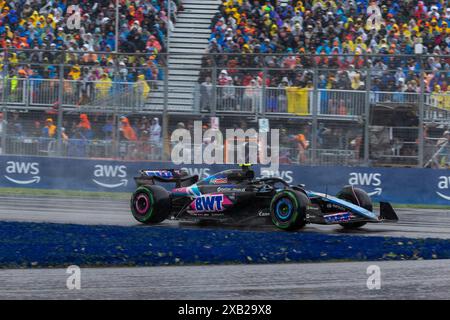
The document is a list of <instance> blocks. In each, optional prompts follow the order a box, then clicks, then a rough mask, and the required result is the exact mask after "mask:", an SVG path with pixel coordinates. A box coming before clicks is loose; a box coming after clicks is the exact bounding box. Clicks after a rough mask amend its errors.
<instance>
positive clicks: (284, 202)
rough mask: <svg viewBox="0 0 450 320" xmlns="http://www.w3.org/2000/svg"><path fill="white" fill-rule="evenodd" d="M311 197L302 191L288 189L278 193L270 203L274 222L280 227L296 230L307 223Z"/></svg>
mask: <svg viewBox="0 0 450 320" xmlns="http://www.w3.org/2000/svg"><path fill="white" fill-rule="evenodd" d="M309 203H310V201H309V198H308V197H307V196H306V195H305V194H304V193H302V192H299V191H295V190H291V189H287V190H283V191H281V192H279V193H277V194H276V195H275V196H274V197H273V199H272V202H271V204H270V217H271V219H272V223H273V224H274V225H275V226H276V227H277V228H279V229H282V230H286V231H295V230H299V229H301V228H303V227H304V226H305V225H306V208H307V206H308V204H309Z"/></svg>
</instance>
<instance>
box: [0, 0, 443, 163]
mask: <svg viewBox="0 0 450 320" xmlns="http://www.w3.org/2000/svg"><path fill="white" fill-rule="evenodd" d="M205 2H206V1H205ZM217 2H218V7H217V10H216V13H215V15H213V16H208V17H207V19H208V21H209V23H208V25H207V29H208V39H207V42H206V43H205V48H204V50H203V53H202V56H201V58H199V60H200V63H201V64H200V66H199V67H198V70H196V72H197V76H196V77H195V79H194V80H193V81H192V82H193V83H194V84H195V87H193V88H194V89H193V90H191V87H189V89H186V90H187V91H189V94H191V95H193V98H192V105H191V106H190V108H189V109H181V108H180V110H177V105H176V104H175V105H169V106H168V108H169V110H171V111H173V112H172V113H173V114H172V113H171V112H169V115H170V119H171V120H170V121H168V124H167V125H168V126H169V128H161V125H162V122H163V121H162V116H163V113H162V107H160V106H158V105H156V104H155V105H153V103H154V102H155V101H156V100H157V99H158V94H160V95H161V96H162V92H164V91H168V92H166V94H167V96H170V95H171V93H172V92H177V91H176V90H178V89H179V88H175V89H174V88H172V87H178V85H176V84H174V82H172V81H171V80H170V79H171V78H170V77H169V76H168V74H169V73H170V72H172V73H174V72H173V70H172V68H171V65H170V63H169V62H168V61H169V59H170V57H173V56H176V55H183V53H177V52H174V51H173V50H172V51H171V50H170V49H171V45H170V42H169V35H170V34H171V33H174V32H175V31H176V30H177V21H178V20H179V19H180V17H181V18H182V17H183V14H186V13H187V11H189V10H186V8H185V7H186V4H185V3H183V1H182V0H170V1H164V0H143V1H139V0H138V1H124V0H119V1H112V0H103V1H95V2H92V1H86V0H79V1H39V0H17V1H0V11H1V14H0V46H1V48H2V51H1V56H0V59H1V61H0V63H1V65H0V68H1V79H0V80H1V81H0V86H1V89H2V90H0V91H1V92H0V94H1V96H2V104H3V113H2V118H3V119H2V122H1V128H2V130H1V131H2V133H1V134H2V136H3V138H2V141H3V143H2V146H3V152H6V153H13V154H21V153H24V154H33V155H34V154H39V155H47V154H51V155H54V154H56V153H58V152H59V153H60V154H61V155H64V156H75V157H106V158H111V157H122V158H128V159H147V160H152V159H162V158H163V157H164V155H163V154H162V153H163V151H164V150H165V149H166V148H164V146H163V144H164V141H162V140H163V139H162V138H163V134H162V132H163V131H164V130H168V131H169V132H170V131H171V130H173V129H175V128H179V127H185V128H191V127H192V122H193V121H194V120H196V119H203V120H205V122H208V121H209V117H210V116H219V117H220V119H221V126H228V127H242V126H243V125H244V124H243V123H242V117H244V118H245V119H247V120H248V121H246V123H245V126H247V127H250V126H257V122H256V119H258V118H261V117H268V118H270V119H271V125H272V126H273V127H276V128H279V129H281V130H282V132H283V133H285V141H284V146H285V149H286V150H287V151H286V152H285V155H286V157H285V158H286V159H285V161H286V162H290V163H303V164H305V163H311V157H312V154H310V153H311V152H313V153H314V152H319V153H320V155H319V156H318V157H317V158H319V160H320V159H321V160H320V161H319V160H318V159H314V160H315V161H314V162H316V161H317V162H320V163H323V164H336V163H339V164H340V163H342V162H341V160H342V159H346V160H345V164H361V162H362V161H366V162H367V161H368V160H369V158H373V159H370V160H377V159H381V160H380V165H383V164H389V165H392V164H395V165H408V166H415V165H419V164H420V162H424V161H425V162H426V161H427V160H428V159H430V158H431V157H433V161H432V166H438V167H439V166H445V165H446V161H447V160H446V153H445V150H444V149H442V150H441V151H440V153H438V154H437V155H436V154H435V153H436V151H439V150H440V148H439V146H442V145H446V136H447V135H448V134H447V133H448V132H447V129H448V127H447V126H448V124H447V122H446V121H447V119H448V115H447V111H450V98H449V97H450V94H449V93H448V91H450V88H449V86H448V73H449V71H450V65H449V62H450V59H449V55H448V54H449V50H450V49H449V45H450V27H449V26H448V24H449V23H450V6H448V3H447V1H436V0H430V1H396V0H386V1H357V0H355V1H323V0H313V1H296V0H280V1H276V0H272V1H263V0H260V1H257V0H223V1H221V3H220V1H217ZM117 4H118V6H117ZM169 6H170V7H169ZM199 6H200V4H199ZM169 12H170V16H169ZM199 12H200V13H201V12H202V11H201V10H199ZM117 17H118V19H117ZM74 19H75V20H74ZM168 31H169V32H168ZM185 50H186V52H187V53H186V55H188V54H189V48H187V49H185ZM182 71H183V70H181V72H182ZM167 77H169V80H168V81H169V82H168V83H164V81H165V80H167ZM174 94H175V93H174ZM164 99H165V100H167V99H170V98H167V97H165V98H164ZM422 99H423V101H422ZM180 100H181V98H180ZM368 104H370V106H371V108H370V110H369V112H370V117H371V120H370V123H365V121H366V122H367V118H368V117H369V115H368V114H367V109H366V108H365V105H368ZM399 107H401V108H403V109H402V110H400V111H399ZM62 108H64V110H65V111H64V112H62V113H63V114H62V115H60V114H59V113H60V111H61V109H62ZM164 108H166V109H167V106H165V107H164ZM391 109H395V110H394V111H392V112H391V111H389V110H391ZM422 109H423V114H422V115H423V116H422V117H421V116H420V115H418V114H419V113H420V110H422ZM186 111H187V112H186ZM375 111H376V112H375ZM138 113H143V114H139V115H138ZM374 113H376V114H374ZM380 115H381V116H380ZM314 117H316V118H314ZM379 118H382V119H379ZM383 119H384V120H383ZM386 119H391V120H389V121H387V120H386ZM399 119H400V120H401V121H398V120H399ZM365 126H370V128H365ZM422 126H423V129H422ZM366 129H370V131H368V132H367V131H366V132H365V130H366ZM421 132H422V134H423V136H424V141H422V142H420V140H421V139H420V136H419V135H420V134H421ZM367 134H369V135H370V136H369V137H367ZM365 135H366V137H365V138H364V136H365ZM31 138H33V139H38V138H39V139H40V140H33V139H31ZM27 139H28V140H27ZM30 139H31V140H30ZM442 139H444V140H442ZM56 140H58V143H56V142H55V141H56ZM365 140H367V141H369V142H370V143H371V145H373V146H374V147H373V150H372V149H371V155H370V156H369V155H365V154H364V146H363V145H364V143H365ZM24 141H33V143H29V144H26V143H25V142H24ZM114 141H116V142H119V141H122V142H123V146H122V147H121V146H119V144H117V146H113V144H112V142H114ZM442 141H444V142H442ZM375 142H376V143H375ZM59 143H62V145H63V146H65V147H64V151H63V152H62V151H61V150H59V151H57V150H56V147H57V145H58V144H59ZM205 143H207V142H205ZM420 143H422V145H426V146H427V148H428V149H427V148H425V154H422V155H420V152H419V149H420V148H419V145H420ZM166 144H168V143H167V141H166ZM377 148H378V149H379V150H377ZM95 150H97V151H95ZM98 150H101V151H98ZM324 150H325V151H327V150H328V151H327V152H324ZM427 150H429V151H427ZM322 154H324V156H323V157H322V156H321V155H322ZM435 155H436V157H435ZM418 157H419V158H422V159H419V160H417V158H418ZM349 158H350V160H348V159H349ZM442 159H444V160H442Z"/></svg>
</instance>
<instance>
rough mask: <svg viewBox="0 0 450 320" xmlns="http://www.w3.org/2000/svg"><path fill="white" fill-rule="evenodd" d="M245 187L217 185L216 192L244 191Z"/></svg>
mask: <svg viewBox="0 0 450 320" xmlns="http://www.w3.org/2000/svg"><path fill="white" fill-rule="evenodd" d="M244 191H245V188H235V187H218V188H217V192H244Z"/></svg>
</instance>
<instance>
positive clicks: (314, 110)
mask: <svg viewBox="0 0 450 320" xmlns="http://www.w3.org/2000/svg"><path fill="white" fill-rule="evenodd" d="M318 89H319V70H318V68H317V66H315V67H314V72H313V103H312V128H311V129H312V130H311V151H312V152H311V162H312V163H316V158H317V131H318V130H317V126H318V119H317V108H318V101H319V90H318Z"/></svg>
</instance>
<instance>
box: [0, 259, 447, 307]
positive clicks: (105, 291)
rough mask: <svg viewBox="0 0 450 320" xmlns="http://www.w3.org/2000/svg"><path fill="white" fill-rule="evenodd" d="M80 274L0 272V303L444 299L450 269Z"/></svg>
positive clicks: (351, 266) (285, 267)
mask: <svg viewBox="0 0 450 320" xmlns="http://www.w3.org/2000/svg"><path fill="white" fill-rule="evenodd" d="M374 264H376V265H378V266H379V267H380V271H381V288H380V289H379V290H369V289H368V288H367V278H368V275H367V267H368V266H370V265H371V263H368V262H364V263H359V262H358V263H354V262H348V263H318V264H317V263H314V264H282V265H237V266H208V267H203V266H199V267H152V268H123V269H120V268H109V269H82V270H81V290H79V291H77V290H73V291H71V290H68V289H67V287H66V280H67V277H68V275H67V274H66V273H65V270H63V269H50V270H39V269H34V270H0V299H18V298H20V299H131V300H142V299H161V300H169V299H188V300H198V299H200V300H203V299H212V300H214V299H217V300H238V299H249V300H251V299H264V300H266V299H283V300H293V299H295V300H297V299H308V300H309V299H389V300H390V299H450V261H449V260H436V261H400V262H377V263H374Z"/></svg>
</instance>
